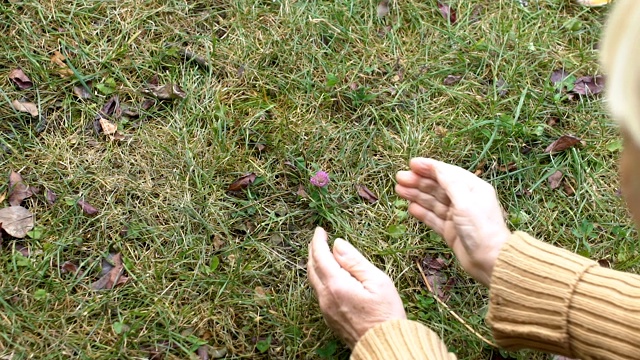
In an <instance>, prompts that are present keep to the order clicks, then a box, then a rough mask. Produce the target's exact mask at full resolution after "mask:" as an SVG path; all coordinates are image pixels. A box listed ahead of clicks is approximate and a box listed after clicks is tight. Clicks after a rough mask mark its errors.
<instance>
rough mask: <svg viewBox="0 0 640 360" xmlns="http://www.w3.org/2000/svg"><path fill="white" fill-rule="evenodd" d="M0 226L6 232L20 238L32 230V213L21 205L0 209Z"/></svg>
mask: <svg viewBox="0 0 640 360" xmlns="http://www.w3.org/2000/svg"><path fill="white" fill-rule="evenodd" d="M0 228H2V229H3V230H4V231H5V232H6V233H7V234H9V235H11V236H13V237H15V238H19V239H22V238H24V237H25V236H27V233H28V232H29V231H31V230H33V214H31V212H30V211H29V210H27V209H25V208H23V207H22V206H9V207H7V208H4V209H0Z"/></svg>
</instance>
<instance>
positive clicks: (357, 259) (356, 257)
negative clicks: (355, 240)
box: [333, 239, 380, 283]
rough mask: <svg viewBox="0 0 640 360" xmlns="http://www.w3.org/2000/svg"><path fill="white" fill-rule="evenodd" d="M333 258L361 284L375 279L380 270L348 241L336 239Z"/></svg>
mask: <svg viewBox="0 0 640 360" xmlns="http://www.w3.org/2000/svg"><path fill="white" fill-rule="evenodd" d="M333 256H334V257H335V259H336V261H337V262H338V264H340V266H341V267H342V268H343V269H344V270H346V271H347V272H348V273H350V274H351V276H353V277H354V278H356V280H358V281H360V282H361V283H365V282H366V281H369V280H372V279H373V278H375V277H376V276H377V275H378V274H379V272H380V269H378V268H377V267H375V266H374V265H373V264H372V263H370V262H369V260H367V259H366V258H365V257H364V256H363V255H362V253H360V251H358V250H357V249H356V248H355V247H353V245H351V244H349V243H348V242H347V241H346V240H343V239H336V240H335V241H334V243H333Z"/></svg>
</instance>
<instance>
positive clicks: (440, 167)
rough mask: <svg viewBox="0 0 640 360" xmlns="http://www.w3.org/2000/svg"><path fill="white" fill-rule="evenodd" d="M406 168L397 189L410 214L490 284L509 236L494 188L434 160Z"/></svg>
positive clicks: (398, 176) (471, 272)
mask: <svg viewBox="0 0 640 360" xmlns="http://www.w3.org/2000/svg"><path fill="white" fill-rule="evenodd" d="M409 168H410V169H411V170H410V171H399V172H398V173H397V174H396V180H397V181H398V184H397V185H396V192H397V193H398V195H399V196H401V197H403V198H405V199H407V200H409V201H410V202H411V204H410V205H409V213H410V214H411V215H413V216H415V217H416V218H417V219H418V220H420V221H422V222H424V223H425V224H427V225H428V226H429V227H431V228H432V229H433V230H435V231H436V232H437V233H438V234H440V235H441V236H442V237H443V238H444V240H445V241H446V243H447V245H448V246H449V247H450V248H451V249H452V250H453V252H454V253H455V255H456V257H457V258H458V260H459V261H460V264H461V265H462V267H463V268H464V269H465V270H466V271H467V272H468V273H469V275H471V276H472V277H473V278H475V279H476V280H478V281H479V282H481V283H483V284H484V285H487V286H489V285H490V282H491V274H492V272H493V267H494V264H495V262H496V260H497V259H498V254H499V252H500V249H501V248H502V245H503V244H504V243H505V242H506V241H507V239H508V238H509V235H510V234H511V232H510V231H509V229H508V228H507V226H506V224H505V221H504V218H503V216H502V208H501V207H500V204H499V202H498V198H497V196H496V192H495V189H494V188H493V187H492V186H491V185H490V184H489V183H487V182H486V181H484V180H482V179H480V178H478V177H477V176H475V175H474V174H472V173H470V172H469V171H467V170H464V169H462V168H460V167H457V166H454V165H450V164H447V163H443V162H440V161H437V160H434V159H429V158H414V159H411V162H410V163H409Z"/></svg>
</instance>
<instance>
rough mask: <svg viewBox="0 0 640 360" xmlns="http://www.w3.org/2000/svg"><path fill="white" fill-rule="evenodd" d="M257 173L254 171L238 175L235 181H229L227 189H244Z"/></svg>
mask: <svg viewBox="0 0 640 360" xmlns="http://www.w3.org/2000/svg"><path fill="white" fill-rule="evenodd" d="M256 177H257V175H256V174H255V173H248V174H245V175H242V176H241V177H239V178H238V179H237V180H236V181H234V182H233V183H231V185H229V187H228V188H227V191H239V190H243V189H246V188H247V187H248V186H249V185H251V184H253V182H254V181H255V180H256Z"/></svg>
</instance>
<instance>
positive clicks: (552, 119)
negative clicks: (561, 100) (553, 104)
mask: <svg viewBox="0 0 640 360" xmlns="http://www.w3.org/2000/svg"><path fill="white" fill-rule="evenodd" d="M559 123H560V119H559V118H557V117H555V116H549V118H547V125H549V126H552V127H553V126H556V125H558V124H559Z"/></svg>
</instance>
